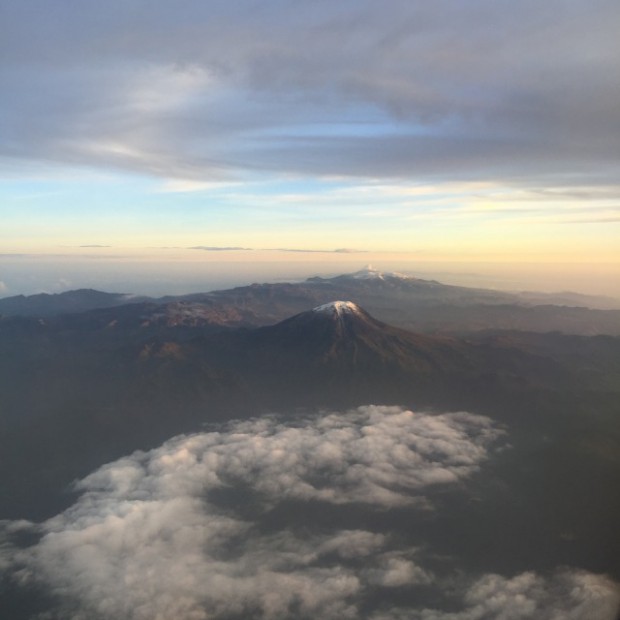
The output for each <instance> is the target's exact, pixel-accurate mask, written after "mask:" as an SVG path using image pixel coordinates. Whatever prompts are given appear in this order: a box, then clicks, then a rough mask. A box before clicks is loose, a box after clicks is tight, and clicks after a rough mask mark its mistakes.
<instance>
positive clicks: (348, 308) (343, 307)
mask: <svg viewBox="0 0 620 620" xmlns="http://www.w3.org/2000/svg"><path fill="white" fill-rule="evenodd" d="M312 312H320V313H323V314H335V315H336V316H342V315H343V314H360V313H361V310H360V307H359V306H358V305H357V304H354V303H353V302H352V301H330V302H329V303H328V304H323V305H322V306H317V307H316V308H313V309H312Z"/></svg>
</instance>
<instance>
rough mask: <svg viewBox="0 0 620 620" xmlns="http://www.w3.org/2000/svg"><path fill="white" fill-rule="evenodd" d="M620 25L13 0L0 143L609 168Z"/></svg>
mask: <svg viewBox="0 0 620 620" xmlns="http://www.w3.org/2000/svg"><path fill="white" fill-rule="evenodd" d="M617 23H618V4H617V3H615V2H611V1H608V0H595V1H593V2H589V3H587V5H586V4H584V3H576V2H564V1H562V0H549V1H548V2H545V3H544V4H543V3H540V2H531V1H529V0H528V1H526V2H519V3H506V2H502V3H497V2H492V1H490V0H476V1H475V2H468V3H466V4H464V3H462V2H458V1H456V0H441V1H438V2H432V3H429V2H423V1H415V2H414V1H411V0H407V1H404V0H390V1H389V2H382V3H376V2H369V1H367V0H364V1H359V0H355V1H353V0H345V1H343V2H339V3H338V4H337V5H335V4H334V3H333V2H324V1H320V2H312V3H283V2H279V1H275V0H270V1H267V2H261V3H256V2H252V1H250V0H244V1H241V2H235V3H234V5H231V3H228V2H219V1H212V2H208V3H204V2H199V1H198V0H188V1H186V2H183V3H181V5H179V4H178V3H171V2H158V3H144V2H126V1H122V2H120V1H118V0H116V1H112V2H106V3H100V2H94V1H92V0H88V1H83V2H80V3H68V2H56V3H54V4H53V5H51V4H50V3H48V2H42V1H41V0H35V1H31V2H22V1H21V0H7V1H5V2H3V7H2V20H0V24H1V26H0V27H1V28H2V32H1V33H0V41H2V53H1V54H0V56H1V57H2V59H3V60H2V65H0V72H1V73H0V74H1V76H2V84H3V104H2V114H1V115H0V117H1V118H2V119H3V121H2V132H1V134H2V136H3V139H2V140H1V141H0V155H4V156H8V157H16V158H27V159H31V160H38V161H50V160H51V161H55V162H63V163H69V164H87V165H91V166H100V167H104V168H108V169H109V168H115V167H116V168H120V169H125V170H137V171H140V172H143V173H148V174H154V175H159V176H163V177H171V178H173V177H176V178H182V179H197V180H201V181H204V180H205V179H210V178H211V179H213V178H216V179H220V178H227V177H230V176H237V175H238V174H239V173H240V172H242V173H255V172H256V171H263V172H265V171H268V172H278V173H282V172H285V173H290V172H294V173H301V174H321V175H322V174H329V175H339V176H341V175H351V176H354V177H360V176H361V177H369V178H373V179H376V178H377V177H390V178H406V179H410V178H411V175H412V174H414V175H415V176H416V177H417V178H420V177H429V176H435V177H437V176H438V177H445V176H449V178H455V177H460V178H475V179H485V180H486V179H488V178H490V177H493V178H498V177H499V178H503V179H505V178H512V179H523V178H524V177H526V176H532V177H545V178H547V180H548V179H554V180H555V182H556V183H559V184H560V185H561V184H562V183H568V184H570V183H574V182H575V181H576V179H575V175H580V178H579V179H578V182H581V183H582V184H583V183H585V182H586V180H587V181H590V182H592V181H595V180H596V179H599V180H601V179H603V180H605V181H606V182H610V180H611V178H612V177H613V176H614V165H615V161H616V159H617V148H616V146H617V145H616V141H615V135H616V133H615V131H614V129H615V127H617V122H618V106H617V105H616V104H617V101H618V99H619V98H620V92H619V85H618V81H617V80H614V79H610V76H613V75H615V73H616V69H617V47H616V36H617ZM559 173H561V174H560V176H558V174H559ZM615 182H617V177H615Z"/></svg>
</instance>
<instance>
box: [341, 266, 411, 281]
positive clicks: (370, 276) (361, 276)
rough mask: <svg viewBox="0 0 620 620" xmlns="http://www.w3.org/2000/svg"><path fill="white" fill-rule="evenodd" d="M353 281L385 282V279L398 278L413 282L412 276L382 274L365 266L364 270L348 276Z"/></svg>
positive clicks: (391, 273) (391, 272) (382, 272)
mask: <svg viewBox="0 0 620 620" xmlns="http://www.w3.org/2000/svg"><path fill="white" fill-rule="evenodd" d="M350 277H351V278H353V279H355V280H385V278H400V279H402V280H414V279H415V278H413V277H412V276H406V275H405V274H403V273H396V272H395V271H390V272H384V271H378V270H377V269H374V268H373V267H372V265H366V267H364V269H360V271H356V272H355V273H352V274H351V275H350Z"/></svg>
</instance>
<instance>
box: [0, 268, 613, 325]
mask: <svg viewBox="0 0 620 620" xmlns="http://www.w3.org/2000/svg"><path fill="white" fill-rule="evenodd" d="M334 299H347V300H351V301H353V302H355V303H357V304H359V305H360V306H362V307H364V308H366V309H367V310H368V311H369V312H371V313H372V314H373V315H374V316H376V317H377V318H378V319H380V320H382V321H385V322H387V323H390V324H392V325H396V326H399V327H403V328H406V329H410V330H414V331H418V332H423V333H440V332H441V333H446V334H450V333H452V334H464V333H467V332H473V331H478V330H482V329H510V330H527V331H536V332H548V331H560V332H564V333H571V334H582V335H596V334H611V335H620V308H619V307H618V306H619V304H620V302H618V301H616V300H613V299H611V298H605V297H591V296H586V295H579V294H576V293H559V294H544V293H506V292H499V291H493V290H487V289H475V288H467V287H461V286H451V285H446V284H441V283H439V282H436V281H433V280H422V279H418V278H414V277H410V276H403V275H400V274H395V273H382V272H379V271H376V270H373V269H371V268H366V269H363V270H361V271H358V272H356V273H353V274H347V275H341V276H336V277H333V278H319V277H313V278H309V279H308V280H306V281H305V282H301V283H279V284H252V285H250V286H244V287H238V288H233V289H228V290H222V291H214V292H210V293H198V294H192V295H184V296H176V297H161V298H157V299H154V298H148V297H141V296H132V295H126V294H118V293H103V292H99V291H93V290H89V289H82V290H77V291H69V292H67V293H60V294H56V295H48V294H40V295H32V296H29V297H24V296H21V295H20V296H16V297H7V298H4V299H0V317H2V316H4V317H11V316H24V317H25V316H29V317H38V318H43V319H45V318H50V317H54V316H61V315H65V314H76V313H82V312H86V311H89V310H105V309H117V308H119V307H120V306H127V308H126V309H125V310H123V312H122V313H121V314H122V320H125V321H132V320H133V321H134V322H137V323H140V324H155V323H157V324H160V325H163V324H167V325H170V326H172V325H174V326H187V327H192V326H193V327H196V326H207V325H210V326H222V327H224V326H225V327H239V326H246V327H255V326H263V325H270V324H273V323H276V322H278V321H282V320H284V319H285V318H287V317H289V316H291V315H293V314H296V313H299V312H303V311H304V310H307V309H308V308H311V307H314V306H318V305H321V304H324V303H328V302H330V301H332V300H334ZM130 306H131V307H130ZM89 320H92V321H95V322H96V321H106V320H108V321H118V320H120V319H119V318H118V316H117V312H116V310H115V311H114V312H108V313H107V314H106V313H105V312H101V313H99V314H98V315H96V316H95V315H93V316H91V317H89Z"/></svg>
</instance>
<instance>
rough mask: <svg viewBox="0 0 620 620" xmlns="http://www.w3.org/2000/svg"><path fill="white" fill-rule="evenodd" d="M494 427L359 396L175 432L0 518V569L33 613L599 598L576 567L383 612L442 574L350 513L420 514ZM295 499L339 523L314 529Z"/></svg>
mask: <svg viewBox="0 0 620 620" xmlns="http://www.w3.org/2000/svg"><path fill="white" fill-rule="evenodd" d="M502 434H503V431H502V430H501V429H499V428H498V427H497V426H496V425H495V424H494V423H493V422H492V421H491V420H489V419H488V418H485V417H481V416H476V415H472V414H470V413H464V412H460V413H444V414H440V415H432V414H427V413H420V412H412V411H407V410H404V409H402V408H399V407H380V406H367V407H361V408H359V409H356V410H354V411H349V412H346V413H337V412H333V413H323V414H320V415H317V416H314V417H308V418H305V419H302V420H300V419H297V420H295V421H283V420H281V419H278V418H276V417H268V418H261V419H255V420H250V421H245V422H236V423H232V424H229V425H228V426H226V427H224V428H222V429H220V430H219V431H216V432H209V433H201V434H195V435H190V436H181V437H176V438H174V439H172V440H170V441H168V442H167V443H165V444H163V445H162V446H161V447H159V448H156V449H154V450H151V451H149V452H136V453H134V454H132V455H131V456H128V457H125V458H122V459H119V460H117V461H115V462H113V463H109V464H107V465H105V466H103V467H101V468H100V469H98V470H97V471H95V472H94V473H92V474H91V475H89V476H88V477H86V478H85V479H83V480H81V481H80V482H79V483H78V484H77V489H78V490H79V491H80V492H81V495H80V497H79V498H78V499H77V501H76V502H75V503H74V504H73V505H72V506H70V507H69V508H68V509H67V510H65V511H64V512H62V513H60V514H58V515H56V516H55V517H53V518H51V519H49V520H47V521H45V522H43V523H40V524H34V523H29V522H25V521H12V522H5V523H4V524H1V525H2V527H0V534H2V538H3V540H0V543H1V545H0V577H3V578H4V580H5V583H10V584H11V587H12V588H14V589H17V590H19V588H21V587H24V586H25V587H31V586H34V587H36V588H41V589H42V590H43V591H45V592H47V593H49V594H51V595H52V596H53V597H54V600H55V601H57V606H56V607H55V608H54V609H50V610H48V611H47V612H46V613H45V614H44V616H42V617H41V619H43V618H45V620H111V619H114V620H116V619H118V618H123V619H127V620H153V619H156V620H173V619H174V620H206V619H207V618H216V619H222V620H223V619H240V618H244V619H245V618H262V619H264V620H276V619H286V618H290V619H292V618H296V619H297V618H324V619H326V620H330V619H335V618H351V619H354V618H360V617H371V616H372V614H375V616H376V618H377V620H378V619H379V618H389V619H392V618H394V619H395V618H401V617H407V618H421V619H424V620H435V619H437V620H478V619H480V620H482V619H483V618H487V617H497V618H505V619H506V620H509V619H513V618H514V619H517V618H525V617H526V616H523V615H521V616H519V615H515V613H517V611H519V610H521V609H523V610H528V609H533V608H534V609H543V610H545V609H547V608H548V609H551V610H569V609H573V608H574V609H583V610H585V611H587V612H589V611H591V610H594V611H595V612H596V613H598V610H602V609H607V608H610V605H612V603H613V600H612V597H611V594H610V591H611V582H607V581H605V580H604V578H599V577H597V576H593V575H590V574H587V573H580V572H567V573H565V574H562V575H560V576H557V577H554V579H553V580H551V581H545V580H544V579H543V578H541V577H539V576H538V575H535V574H529V573H526V574H523V575H520V576H517V577H514V578H511V579H510V578H505V577H502V576H499V575H483V576H481V577H479V578H477V579H475V578H472V579H470V580H469V581H467V582H465V585H464V586H463V587H462V589H461V590H462V591H461V598H462V611H458V612H454V613H453V614H452V615H450V614H448V615H446V614H445V613H444V612H442V611H441V610H433V609H426V608H424V607H423V606H422V605H421V604H420V605H419V606H418V608H417V609H409V608H407V609H406V610H401V609H394V608H385V609H384V607H382V605H384V604H385V601H391V600H392V598H393V597H392V595H391V594H390V593H392V592H395V591H401V592H402V591H411V590H412V589H413V590H415V589H432V588H436V587H440V584H441V583H442V580H443V579H444V578H445V577H444V576H442V575H437V574H436V573H435V570H434V569H431V568H430V567H429V566H427V565H426V564H427V562H426V560H425V558H426V553H427V550H424V549H421V548H417V547H414V546H412V545H411V544H410V543H408V542H406V541H403V540H402V538H399V536H398V535H397V534H396V533H395V532H392V531H391V530H390V528H389V527H387V526H386V527H383V526H381V527H377V526H376V524H375V526H372V525H370V522H369V523H368V524H367V525H364V524H363V522H358V521H354V520H353V521H351V520H350V515H351V514H354V513H358V512H360V511H366V514H371V515H373V514H374V515H375V516H376V517H377V518H379V517H381V515H384V514H385V513H386V511H389V510H403V509H407V510H409V511H411V510H413V511H418V510H419V509H420V508H424V509H426V508H427V507H428V506H429V505H430V500H429V498H427V497H426V494H428V492H429V491H430V489H431V488H436V487H437V486H442V485H443V487H446V486H447V485H454V484H455V483H459V482H464V481H465V480H466V479H467V478H468V477H469V476H471V475H472V474H473V473H474V472H476V471H477V469H478V468H479V467H480V465H481V464H482V463H483V462H484V461H485V459H488V458H489V457H490V456H491V454H492V452H491V450H492V446H493V444H494V442H496V441H497V440H498V439H499V438H500V437H501V436H502ZM306 509H308V510H311V509H316V510H319V511H325V510H340V511H341V515H342V514H343V513H342V511H346V515H347V518H346V519H345V520H344V521H340V522H334V521H332V520H330V519H328V520H326V521H325V522H324V523H323V524H322V525H321V524H315V523H314V522H313V519H312V517H311V516H307V515H306V514H305V512H306ZM295 511H297V513H295ZM375 523H376V522H375ZM25 538H29V539H30V540H34V541H35V542H30V543H28V544H24V542H23V541H24V539H25ZM20 541H21V543H20ZM438 584H439V586H438ZM558 593H559V594H558ZM557 597H559V598H558V600H556V598H557ZM569 605H572V607H569ZM580 605H581V608H580V607H579V606H580ZM605 605H607V607H605ZM537 606H538V607H537ZM545 606H546V607H545ZM381 609H383V611H381V612H380V611H379V610H381ZM403 613H404V614H405V615H402V614H403ZM523 613H525V612H523ZM545 613H546V611H545ZM553 613H556V612H555V611H554V612H553ZM557 613H560V612H559V611H558V612H557ZM571 613H572V612H571ZM416 614H417V615H416ZM485 614H486V615H485ZM489 614H491V615H490V616H489ZM511 614H512V615H511ZM537 617H540V618H548V619H549V620H556V618H557V619H558V620H559V618H560V616H558V615H557V614H556V615H550V614H548V615H547V616H545V615H544V614H543V615H540V616H537ZM562 617H563V618H564V617H566V618H571V619H573V618H574V619H575V620H576V619H577V618H578V617H586V616H576V615H572V616H571V615H566V616H562ZM587 617H591V618H596V616H594V615H592V616H587ZM602 618H603V616H601V619H602Z"/></svg>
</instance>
